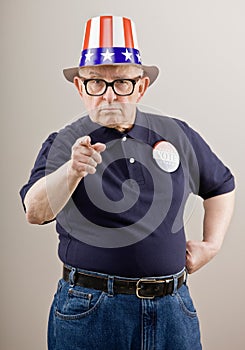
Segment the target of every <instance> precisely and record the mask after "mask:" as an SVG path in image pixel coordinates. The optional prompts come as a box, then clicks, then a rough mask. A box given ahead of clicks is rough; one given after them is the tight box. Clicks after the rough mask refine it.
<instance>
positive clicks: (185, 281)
mask: <svg viewBox="0 0 245 350" xmlns="http://www.w3.org/2000/svg"><path fill="white" fill-rule="evenodd" d="M188 276H189V274H188V271H187V268H185V280H184V284H187V280H188Z"/></svg>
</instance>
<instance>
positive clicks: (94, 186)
mask: <svg viewBox="0 0 245 350" xmlns="http://www.w3.org/2000/svg"><path fill="white" fill-rule="evenodd" d="M64 74H65V77H66V78H67V79H68V80H69V81H71V82H74V85H75V87H76V88H77V90H78V92H79V94H80V96H81V98H82V100H83V102H84V105H85V107H86V110H87V111H88V116H85V117H83V118H80V119H79V120H77V121H76V122H74V123H72V124H71V125H68V126H66V127H65V128H64V129H62V130H60V131H59V132H58V133H53V134H51V135H50V136H49V137H48V139H47V140H46V141H45V142H44V144H43V146H42V149H41V151H40V153H39V155H38V157H37V160H36V163H35V166H34V168H33V170H32V173H31V177H30V179H29V182H28V183H27V184H26V185H25V186H24V187H23V188H22V190H21V197H22V200H23V204H24V207H25V210H26V217H27V220H28V222H30V223H32V224H44V223H47V222H50V221H52V220H56V229H57V232H58V234H59V238H60V244H59V257H60V259H61V260H62V262H63V263H64V271H63V278H62V279H61V280H60V281H59V283H58V288H57V293H56V295H55V297H54V301H53V304H52V307H51V311H50V317H49V333H48V343H49V349H50V350H54V349H56V350H58V349H60V350H61V349H65V350H69V349H70V350H74V349H83V350H84V349H115V350H121V349H122V350H123V349H125V350H126V349H134V350H137V349H168V350H171V349H172V350H185V349H186V350H190V349H191V350H197V349H201V343H200V332H199V323H198V318H197V314H196V310H195V308H194V306H193V303H192V300H191V297H190V295H189V291H188V287H187V284H186V273H185V270H187V271H188V272H189V273H193V272H195V271H197V270H198V269H200V268H201V267H202V266H204V265H205V264H207V263H208V262H209V261H210V260H211V259H212V258H213V257H214V256H215V255H216V254H217V252H218V251H219V250H220V248H221V245H222V242H223V239H224V235H225V232H226V230H227V227H228V225H229V221H230V218H231V215H232V210H233V197H234V192H233V190H234V179H233V176H232V174H231V173H230V171H229V169H227V168H226V167H225V166H224V165H223V163H222V162H221V161H220V160H219V159H218V158H217V157H216V155H215V154H214V153H213V152H212V151H211V150H210V148H209V147H208V145H207V144H206V143H205V141H204V140H203V139H202V138H201V137H200V136H199V135H198V134H197V133H196V132H195V131H194V130H192V129H191V128H190V127H189V126H188V125H187V124H186V123H184V122H183V121H180V120H177V119H172V118H167V117H161V116H157V115H153V114H151V113H143V112H140V111H139V110H138V108H136V105H137V104H138V103H139V101H140V100H141V98H142V97H143V95H144V93H145V92H146V90H147V88H148V87H149V86H150V85H151V84H152V83H153V82H154V81H155V80H156V78H157V76H158V69H157V67H154V66H150V67H149V66H144V65H142V64H141V58H140V53H139V50H138V47H137V39H136V31H135V27H134V24H133V22H132V21H130V20H129V19H127V18H122V17H114V16H101V17H95V18H93V19H91V20H89V21H88V22H87V25H86V31H85V37H84V46H83V51H82V57H81V61H80V65H79V67H75V68H69V69H65V70H64ZM190 193H194V194H196V195H199V196H201V197H202V198H203V200H204V202H203V203H204V209H205V215H204V224H203V240H202V241H201V242H198V241H188V242H186V240H185V233H184V223H183V211H184V206H185V203H186V200H187V198H188V196H189V194H190Z"/></svg>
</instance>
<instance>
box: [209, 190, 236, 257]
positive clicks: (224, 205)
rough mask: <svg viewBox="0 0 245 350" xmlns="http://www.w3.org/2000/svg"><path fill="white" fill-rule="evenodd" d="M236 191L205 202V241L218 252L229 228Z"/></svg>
mask: <svg viewBox="0 0 245 350" xmlns="http://www.w3.org/2000/svg"><path fill="white" fill-rule="evenodd" d="M234 197H235V195H234V191H232V192H229V193H225V194H223V195H220V196H216V197H212V198H209V199H207V200H205V201H204V204H203V205H204V210H205V214H204V221H203V241H204V242H207V243H209V244H210V247H211V246H212V249H213V250H214V251H216V252H218V251H219V250H220V248H221V246H222V243H223V240H224V237H225V234H226V232H227V229H228V227H229V224H230V221H231V217H232V213H233V208H234Z"/></svg>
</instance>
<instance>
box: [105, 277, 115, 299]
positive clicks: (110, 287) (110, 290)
mask: <svg viewBox="0 0 245 350" xmlns="http://www.w3.org/2000/svg"><path fill="white" fill-rule="evenodd" d="M113 285H114V277H113V276H108V280H107V290H108V296H109V297H113V296H114V290H113Z"/></svg>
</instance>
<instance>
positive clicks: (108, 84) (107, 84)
mask: <svg viewBox="0 0 245 350" xmlns="http://www.w3.org/2000/svg"><path fill="white" fill-rule="evenodd" d="M141 78H142V76H138V77H136V78H133V79H130V78H119V79H115V80H113V81H111V82H108V81H106V80H105V79H101V78H89V79H84V78H83V77H80V80H81V81H82V83H83V85H84V86H85V91H86V93H87V94H88V95H89V96H94V97H98V96H103V95H104V94H105V93H106V91H107V89H108V87H109V86H111V88H112V90H113V92H114V94H116V95H117V96H130V95H132V94H133V92H134V89H135V85H136V84H137V82H138V81H139V80H140V79H141ZM92 80H100V81H103V82H104V83H105V84H106V85H105V90H104V92H103V93H101V94H99V95H94V94H90V93H89V92H88V90H87V84H88V82H89V81H92ZM120 80H128V81H130V82H131V83H132V84H133V88H132V91H131V92H130V93H129V94H125V95H121V94H118V93H117V92H116V91H115V89H114V84H115V82H116V81H120Z"/></svg>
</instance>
